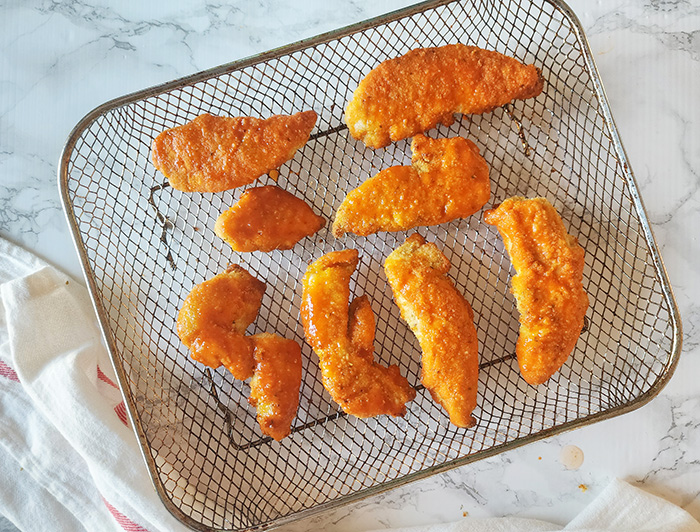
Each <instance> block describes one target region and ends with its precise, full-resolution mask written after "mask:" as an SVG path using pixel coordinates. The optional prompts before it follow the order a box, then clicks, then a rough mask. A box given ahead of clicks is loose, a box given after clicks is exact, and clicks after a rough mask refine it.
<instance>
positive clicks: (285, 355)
mask: <svg viewBox="0 0 700 532" xmlns="http://www.w3.org/2000/svg"><path fill="white" fill-rule="evenodd" d="M250 339H251V340H252V342H253V345H254V346H255V349H254V351H253V355H254V357H255V374H254V375H253V378H252V379H251V381H250V397H249V398H248V402H250V404H251V405H253V406H254V407H256V408H257V419H258V423H259V424H260V430H261V431H262V432H263V434H265V435H267V436H270V437H271V438H274V439H275V440H277V441H280V440H281V439H283V438H285V437H287V436H288V435H289V433H290V432H291V426H292V421H293V420H294V417H295V416H296V413H297V408H298V407H299V388H300V387H301V347H300V346H299V344H298V343H296V342H295V341H294V340H288V339H287V338H282V337H281V336H277V335H276V334H269V333H262V334H256V335H254V336H251V337H250Z"/></svg>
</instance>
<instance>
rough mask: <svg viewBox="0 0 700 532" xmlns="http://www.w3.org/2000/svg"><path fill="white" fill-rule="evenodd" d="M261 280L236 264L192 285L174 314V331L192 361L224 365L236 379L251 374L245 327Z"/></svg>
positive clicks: (251, 317) (256, 301)
mask: <svg viewBox="0 0 700 532" xmlns="http://www.w3.org/2000/svg"><path fill="white" fill-rule="evenodd" d="M264 292H265V283H263V282H262V281H259V280H258V279H256V278H255V277H253V276H252V275H250V274H249V273H248V272H247V271H246V270H244V269H243V268H242V267H240V266H238V265H235V264H234V265H231V266H229V267H228V269H227V270H226V271H225V272H223V273H220V274H218V275H216V276H215V277H213V278H211V279H209V280H207V281H204V282H203V283H201V284H198V285H196V286H195V287H194V288H193V289H192V291H191V292H190V293H189V295H188V296H187V298H186V299H185V302H184V303H183V305H182V308H181V309H180V312H179V314H178V317H177V333H178V336H179V337H180V339H181V340H182V343H184V344H185V345H186V346H187V347H188V348H189V350H190V354H191V356H192V358H193V359H194V360H196V361H197V362H201V363H202V364H204V365H206V366H210V367H212V368H218V367H219V366H220V365H222V364H223V365H224V366H225V367H226V369H228V370H229V371H230V372H231V373H232V374H233V376H234V377H235V378H236V379H240V380H245V379H247V378H249V377H251V376H252V375H253V369H254V366H255V360H254V356H253V344H252V342H251V340H250V338H249V337H247V336H245V330H246V329H247V328H248V326H249V325H250V324H251V323H253V321H254V320H255V318H256V316H257V314H258V310H259V309H260V304H261V302H262V297H263V293H264Z"/></svg>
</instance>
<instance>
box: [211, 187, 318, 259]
mask: <svg viewBox="0 0 700 532" xmlns="http://www.w3.org/2000/svg"><path fill="white" fill-rule="evenodd" d="M325 223H326V221H325V220H324V219H323V218H322V217H321V216H317V215H316V214H314V212H313V211H312V210H311V207H309V205H308V204H307V203H306V202H305V201H304V200H302V199H299V198H297V197H296V196H294V195H293V194H290V193H289V192H287V191H285V190H283V189H281V188H279V187H276V186H271V185H270V186H265V187H256V188H252V189H250V190H247V191H246V192H244V193H243V194H242V195H241V198H240V199H239V200H238V201H237V202H236V204H235V205H233V207H231V208H230V209H229V210H227V211H226V212H224V213H222V214H221V216H219V218H218V219H217V220H216V226H215V227H214V232H215V233H216V234H217V235H218V236H220V237H221V238H223V239H224V240H225V241H226V242H228V244H229V245H230V246H231V247H232V248H233V250H234V251H272V250H273V249H291V248H293V247H294V244H296V243H297V242H299V240H301V239H302V238H304V237H307V236H311V235H313V234H314V233H315V232H316V231H318V230H319V229H321V228H322V227H323V226H324V225H325Z"/></svg>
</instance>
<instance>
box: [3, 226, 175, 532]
mask: <svg viewBox="0 0 700 532" xmlns="http://www.w3.org/2000/svg"><path fill="white" fill-rule="evenodd" d="M0 297H1V298H2V305H0V416H2V419H3V423H2V424H0V471H1V472H2V478H5V479H12V481H11V482H3V483H2V484H3V486H2V487H0V508H1V509H2V513H3V514H4V515H6V517H7V518H8V519H10V520H11V521H12V522H13V523H14V524H15V525H16V526H17V527H18V528H19V529H20V530H23V531H24V530H26V531H34V530H36V531H42V532H43V531H45V530H66V531H79V530H86V531H94V530H105V531H109V530H114V531H123V530H129V531H137V532H144V531H147V532H157V531H164V532H165V531H180V530H181V531H185V530H189V529H188V528H187V527H185V526H183V525H182V524H180V523H179V522H178V521H177V520H176V519H175V518H174V517H173V516H172V515H171V514H170V513H169V512H168V510H167V509H166V508H165V506H164V505H163V503H162V502H161V501H160V499H159V498H158V495H157V494H156V492H155V489H154V488H153V485H152V483H151V480H150V477H149V476H148V472H147V470H146V466H145V464H144V461H143V458H142V457H141V454H140V451H139V447H138V444H137V441H136V436H135V435H134V433H133V430H132V428H131V425H130V424H129V423H128V420H127V418H126V410H125V408H124V403H123V401H122V396H121V393H120V392H119V390H118V388H117V386H116V384H115V382H116V377H115V375H114V370H113V368H112V365H111V362H110V360H109V357H108V354H107V351H106V349H105V347H104V344H103V343H102V339H101V335H100V332H99V330H98V328H97V322H96V317H95V313H94V310H93V308H92V304H91V303H90V300H89V297H88V294H87V291H86V290H85V288H84V287H83V286H82V285H80V284H79V283H76V282H75V281H74V280H72V279H70V278H69V277H67V276H66V275H64V274H61V273H59V272H58V271H57V270H56V269H54V268H53V267H51V266H48V265H46V264H45V263H44V262H42V261H41V260H39V259H37V258H36V257H34V256H33V255H31V254H30V253H27V252H26V251H25V250H23V249H21V248H19V247H17V246H15V245H13V244H11V243H9V242H7V241H5V240H2V239H0Z"/></svg>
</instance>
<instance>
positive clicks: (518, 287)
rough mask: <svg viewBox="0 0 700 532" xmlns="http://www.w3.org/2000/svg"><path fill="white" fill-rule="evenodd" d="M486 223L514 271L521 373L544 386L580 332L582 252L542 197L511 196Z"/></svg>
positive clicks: (583, 299) (584, 305)
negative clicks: (494, 229) (499, 240)
mask: <svg viewBox="0 0 700 532" xmlns="http://www.w3.org/2000/svg"><path fill="white" fill-rule="evenodd" d="M484 220H485V221H486V223H488V224H491V225H495V226H496V227H497V228H498V231H499V232H500V233H501V236H502V237H503V242H504V243H505V247H506V250H507V251H508V254H509V255H510V259H511V261H512V263H513V267H514V268H515V271H516V272H517V273H516V275H515V276H514V277H513V280H512V287H511V290H512V292H513V295H514V296H515V300H516V302H517V306H518V311H519V312H520V334H519V336H518V342H517V344H516V347H515V351H516V354H517V357H518V364H519V365H520V373H521V374H522V376H523V378H524V379H525V380H526V381H527V382H528V383H530V384H542V383H544V382H546V381H547V380H548V379H549V378H550V377H551V376H552V375H554V373H556V372H557V371H559V368H561V366H562V365H563V364H564V362H566V360H567V358H569V355H570V354H571V352H572V351H573V349H574V347H575V345H576V341H577V340H578V337H579V335H580V334H581V329H583V321H584V317H585V315H586V310H587V309H588V295H587V294H586V292H585V291H584V289H583V282H582V279H583V266H584V251H583V248H582V247H581V246H579V244H578V241H577V240H576V237H573V236H571V235H569V234H568V233H567V232H566V228H565V227H564V223H563V222H562V220H561V218H560V217H559V214H558V213H557V211H556V210H555V209H554V207H552V205H551V204H550V203H549V202H548V201H547V200H546V199H544V198H535V199H525V198H521V197H513V198H509V199H507V200H506V201H504V202H503V203H501V204H500V205H499V206H498V208H495V209H492V210H489V211H487V212H486V213H485V215H484Z"/></svg>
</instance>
